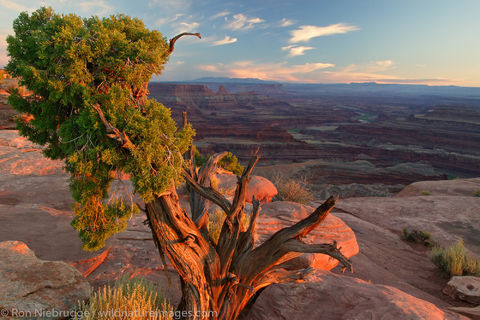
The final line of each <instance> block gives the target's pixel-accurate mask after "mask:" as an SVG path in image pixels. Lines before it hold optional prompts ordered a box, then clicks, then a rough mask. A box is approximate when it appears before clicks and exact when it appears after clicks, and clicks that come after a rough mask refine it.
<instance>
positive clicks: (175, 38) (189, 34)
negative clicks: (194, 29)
mask: <svg viewBox="0 0 480 320" xmlns="http://www.w3.org/2000/svg"><path fill="white" fill-rule="evenodd" d="M183 36H196V37H197V38H199V39H202V35H201V34H200V33H190V32H183V33H180V34H179V35H176V36H175V37H173V38H172V39H170V44H169V49H168V54H169V55H170V54H172V52H173V50H174V49H175V42H177V40H178V39H180V38H181V37H183Z"/></svg>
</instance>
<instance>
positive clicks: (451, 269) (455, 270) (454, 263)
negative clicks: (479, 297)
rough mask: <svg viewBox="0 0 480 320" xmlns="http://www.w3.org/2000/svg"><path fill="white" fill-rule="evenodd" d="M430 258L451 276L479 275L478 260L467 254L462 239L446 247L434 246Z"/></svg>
mask: <svg viewBox="0 0 480 320" xmlns="http://www.w3.org/2000/svg"><path fill="white" fill-rule="evenodd" d="M430 259H431V260H432V261H433V263H435V264H436V265H437V266H438V267H439V268H440V269H441V270H443V271H445V272H447V273H448V274H449V275H451V276H465V275H473V276H480V260H477V259H475V258H473V257H472V256H470V255H469V254H468V252H467V249H465V245H464V243H463V240H459V241H457V243H456V244H454V245H453V246H451V247H448V248H442V247H434V248H433V249H432V252H431V253H430Z"/></svg>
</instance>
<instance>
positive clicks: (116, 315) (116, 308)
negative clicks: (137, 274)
mask: <svg viewBox="0 0 480 320" xmlns="http://www.w3.org/2000/svg"><path fill="white" fill-rule="evenodd" d="M173 312H174V311H173V307H172V306H171V305H170V304H169V303H168V302H167V300H166V299H165V297H163V296H162V295H161V294H159V290H158V288H155V287H154V286H153V284H151V283H150V282H148V281H146V280H143V279H136V278H134V279H127V278H122V279H119V280H117V282H116V283H115V285H114V286H113V287H110V286H105V287H103V289H99V290H98V291H96V292H93V293H92V294H91V296H90V299H89V301H88V303H86V302H81V303H80V304H79V306H78V307H77V312H76V313H75V317H74V320H80V319H81V320H127V319H133V320H170V319H173V315H174V313H173ZM80 316H82V317H81V318H80Z"/></svg>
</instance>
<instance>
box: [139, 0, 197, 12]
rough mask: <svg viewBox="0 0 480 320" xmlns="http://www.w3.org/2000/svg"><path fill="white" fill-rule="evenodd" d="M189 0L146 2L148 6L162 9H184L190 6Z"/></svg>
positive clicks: (153, 0)
mask: <svg viewBox="0 0 480 320" xmlns="http://www.w3.org/2000/svg"><path fill="white" fill-rule="evenodd" d="M190 5H191V0H151V1H149V2H148V6H149V7H150V8H154V7H160V8H162V11H168V12H171V11H172V10H173V11H178V10H186V9H188V8H189V7H190Z"/></svg>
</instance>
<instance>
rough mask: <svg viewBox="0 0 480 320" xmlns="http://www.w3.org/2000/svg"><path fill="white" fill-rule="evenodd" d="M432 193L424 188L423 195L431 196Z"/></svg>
mask: <svg viewBox="0 0 480 320" xmlns="http://www.w3.org/2000/svg"><path fill="white" fill-rule="evenodd" d="M429 195H430V192H428V191H426V190H424V191H422V196H429Z"/></svg>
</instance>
